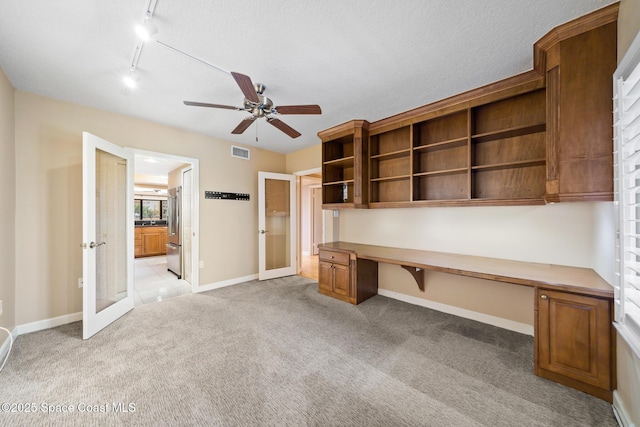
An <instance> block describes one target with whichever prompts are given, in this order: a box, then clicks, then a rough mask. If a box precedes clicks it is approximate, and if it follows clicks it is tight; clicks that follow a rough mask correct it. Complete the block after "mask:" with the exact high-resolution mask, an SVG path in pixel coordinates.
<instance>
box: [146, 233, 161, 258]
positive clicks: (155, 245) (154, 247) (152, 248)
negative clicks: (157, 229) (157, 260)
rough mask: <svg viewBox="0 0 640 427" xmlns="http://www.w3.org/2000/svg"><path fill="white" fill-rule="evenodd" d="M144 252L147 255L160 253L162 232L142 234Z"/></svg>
mask: <svg viewBox="0 0 640 427" xmlns="http://www.w3.org/2000/svg"><path fill="white" fill-rule="evenodd" d="M142 252H143V253H144V254H145V255H151V254H157V253H160V233H149V234H147V233H144V234H143V235H142Z"/></svg>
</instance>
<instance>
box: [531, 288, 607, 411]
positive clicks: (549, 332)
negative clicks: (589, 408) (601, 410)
mask: <svg viewBox="0 0 640 427" xmlns="http://www.w3.org/2000/svg"><path fill="white" fill-rule="evenodd" d="M536 308H537V309H536V313H535V318H536V319H535V321H536V325H535V327H536V333H535V354H536V363H535V373H536V375H538V376H540V377H543V378H547V379H549V380H552V381H555V382H558V383H560V384H564V385H567V386H569V387H573V388H576V389H578V390H582V391H584V392H586V393H589V394H592V395H594V396H597V397H600V398H601V399H605V400H608V401H611V399H612V390H613V389H614V388H615V380H616V379H615V374H614V372H615V369H614V363H615V335H614V333H613V328H612V322H613V310H612V305H611V299H610V298H601V297H596V296H592V295H584V294H577V293H571V292H563V291H557V290H551V289H545V288H537V289H536Z"/></svg>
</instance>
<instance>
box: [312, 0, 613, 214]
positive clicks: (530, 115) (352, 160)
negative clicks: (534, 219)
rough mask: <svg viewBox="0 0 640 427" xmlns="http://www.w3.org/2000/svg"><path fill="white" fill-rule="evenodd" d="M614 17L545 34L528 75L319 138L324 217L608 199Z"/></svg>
mask: <svg viewBox="0 0 640 427" xmlns="http://www.w3.org/2000/svg"><path fill="white" fill-rule="evenodd" d="M617 13H618V5H617V4H613V5H610V6H608V7H605V8H603V9H600V10H597V11H596V12H594V13H591V14H589V15H586V16H584V17H582V18H578V19H577V20H574V21H571V22H569V23H567V24H564V25H562V26H560V27H557V28H555V29H554V30H552V31H551V32H549V33H548V34H547V35H546V36H545V37H543V38H542V39H540V41H538V42H537V43H536V44H535V45H534V63H535V67H534V69H533V70H532V71H530V72H527V73H523V74H520V75H517V76H513V77H511V78H508V79H505V80H502V81H499V82H496V83H492V84H489V85H486V86H483V87H480V88H477V89H474V90H471V91H468V92H465V93H462V94H459V95H455V96H453V97H451V98H447V99H445V100H442V101H438V102H435V103H432V104H428V105H425V106H422V107H419V108H416V109H414V110H410V111H406V112H403V113H400V114H397V115H395V116H392V117H389V118H386V119H383V120H379V121H377V122H372V123H371V124H369V123H367V122H366V121H362V120H359V121H353V122H349V123H345V124H343V125H340V126H336V127H334V128H331V129H328V130H326V131H323V132H320V133H319V134H318V135H319V136H320V138H321V139H322V142H323V147H322V153H323V208H324V209H339V208H351V207H369V208H389V207H408V206H456V205H532V204H544V203H549V202H558V201H579V200H612V199H613V154H612V153H613V143H612V139H613V135H612V113H611V109H612V104H611V99H612V96H613V92H612V84H611V76H612V74H613V72H614V70H615V67H616V20H617ZM367 133H368V138H367Z"/></svg>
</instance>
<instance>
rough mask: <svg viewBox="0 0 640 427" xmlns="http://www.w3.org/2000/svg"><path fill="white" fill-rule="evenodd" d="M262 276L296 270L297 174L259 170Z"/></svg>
mask: <svg viewBox="0 0 640 427" xmlns="http://www.w3.org/2000/svg"><path fill="white" fill-rule="evenodd" d="M258 180H259V185H258V211H259V215H258V217H259V218H258V223H259V230H258V233H259V236H258V240H259V242H258V243H259V245H258V246H259V277H260V280H265V279H272V278H275V277H283V276H290V275H293V274H296V234H295V230H296V215H295V214H296V197H295V196H296V193H295V188H296V186H295V183H296V181H295V176H293V175H285V174H276V173H270V172H259V173H258Z"/></svg>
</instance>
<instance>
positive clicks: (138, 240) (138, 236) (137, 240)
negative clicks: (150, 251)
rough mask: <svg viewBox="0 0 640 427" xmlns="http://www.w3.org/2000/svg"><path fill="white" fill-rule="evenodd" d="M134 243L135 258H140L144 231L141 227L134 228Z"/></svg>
mask: <svg viewBox="0 0 640 427" xmlns="http://www.w3.org/2000/svg"><path fill="white" fill-rule="evenodd" d="M133 235H134V243H133V247H134V254H135V255H134V256H135V257H136V258H138V257H139V256H141V255H142V229H141V228H139V227H135V228H134V232H133Z"/></svg>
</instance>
